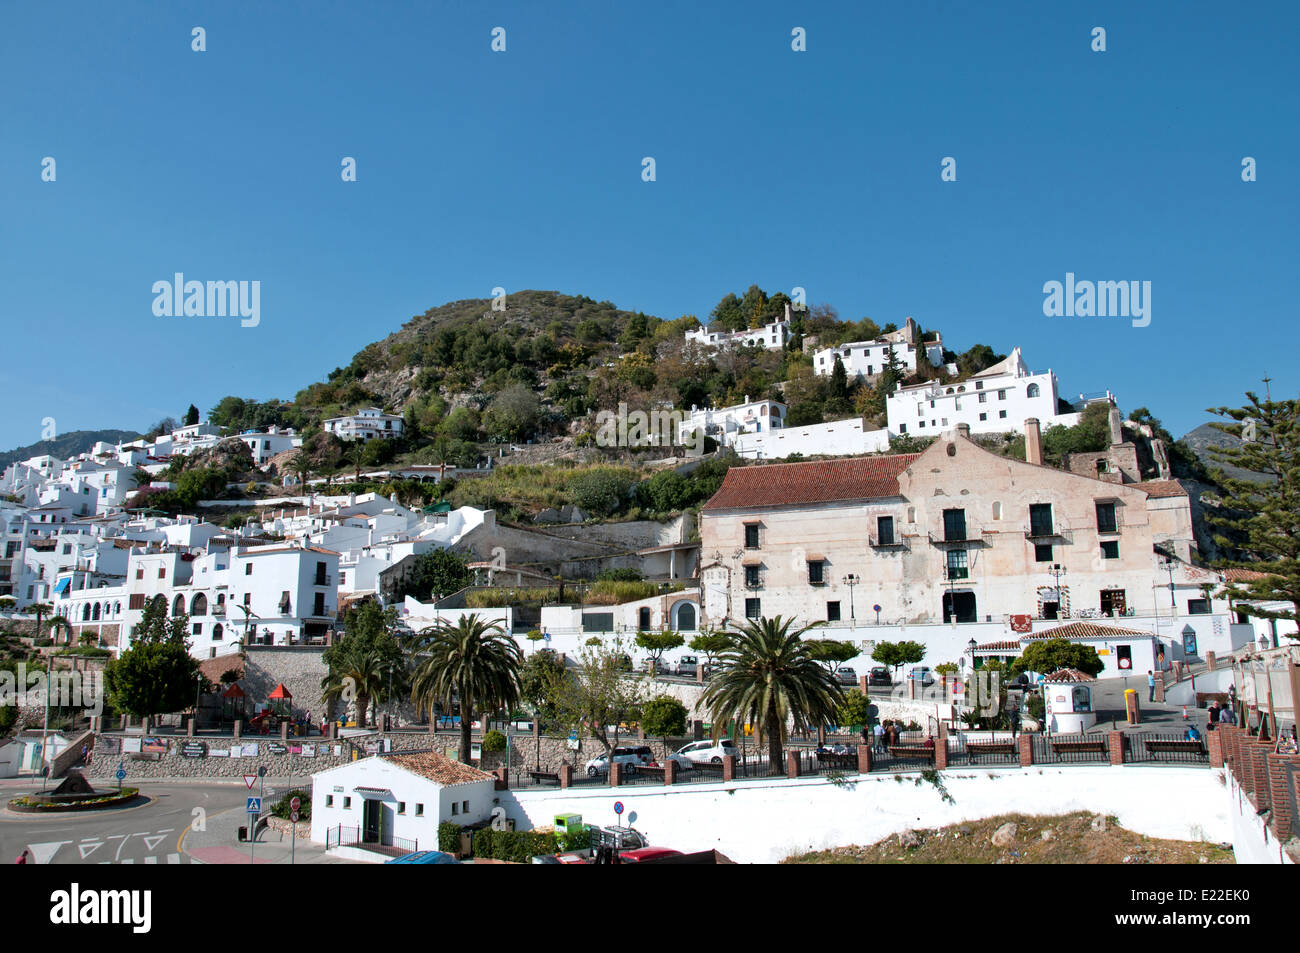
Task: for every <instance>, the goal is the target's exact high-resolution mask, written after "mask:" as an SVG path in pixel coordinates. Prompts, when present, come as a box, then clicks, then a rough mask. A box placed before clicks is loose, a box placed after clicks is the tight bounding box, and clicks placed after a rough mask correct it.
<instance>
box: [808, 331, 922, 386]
mask: <svg viewBox="0 0 1300 953" xmlns="http://www.w3.org/2000/svg"><path fill="white" fill-rule="evenodd" d="M915 337H916V322H915V321H914V320H912V319H911V318H908V319H907V321H906V323H905V324H904V326H903V327H901V328H899V329H898V330H897V331H890V332H888V333H886V334H882V335H881V336H880V337H878V338H875V339H874V340H871V341H850V342H848V343H847V344H839V345H836V346H835V347H826V348H822V349H820V350H818V351H814V352H813V371H814V373H816V374H818V375H820V376H822V377H829V376H830V374H831V373H832V372H833V371H834V370H835V358H836V357H838V358H839V359H840V363H841V364H843V365H844V372H845V374H847V375H848V379H849V380H850V381H853V380H867V381H872V380H875V379H876V378H877V377H879V376H880V375H881V374H883V373H884V372H885V368H886V367H888V366H889V356H890V353H891V352H892V353H893V356H894V362H895V363H896V364H898V365H899V366H900V367H901V368H902V369H903V371H904V373H905V375H907V374H915V373H916V366H917V360H918V357H919V350H918V348H917V346H916V345H915V344H914V343H913V342H914V340H915ZM920 350H923V351H924V353H925V360H926V361H927V362H929V363H930V364H931V365H932V366H934V367H942V366H943V336H942V335H941V334H939V333H938V332H935V339H934V340H933V341H925V342H923V343H922V345H921V348H920Z"/></svg>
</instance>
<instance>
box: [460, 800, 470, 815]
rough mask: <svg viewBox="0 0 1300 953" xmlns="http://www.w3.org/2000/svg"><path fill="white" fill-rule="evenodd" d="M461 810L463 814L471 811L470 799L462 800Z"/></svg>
mask: <svg viewBox="0 0 1300 953" xmlns="http://www.w3.org/2000/svg"><path fill="white" fill-rule="evenodd" d="M460 812H461V813H462V814H468V813H469V801H461V802H460Z"/></svg>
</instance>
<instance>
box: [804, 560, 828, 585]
mask: <svg viewBox="0 0 1300 953" xmlns="http://www.w3.org/2000/svg"><path fill="white" fill-rule="evenodd" d="M822 566H823V563H822V561H821V560H820V559H816V560H809V562H808V584H809V585H810V586H823V585H825V584H826V580H825V578H824V576H823V574H822Z"/></svg>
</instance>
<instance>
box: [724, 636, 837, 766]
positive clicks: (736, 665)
mask: <svg viewBox="0 0 1300 953" xmlns="http://www.w3.org/2000/svg"><path fill="white" fill-rule="evenodd" d="M793 624H794V620H793V619H782V618H781V617H780V616H777V617H776V618H775V619H768V618H763V619H751V620H749V621H747V622H746V623H745V624H744V625H743V626H741V627H740V628H739V629H738V630H736V631H735V632H732V633H729V637H730V639H731V643H730V644H729V645H728V646H727V647H726V648H725V649H723V650H722V651H721V652H720V653H719V654H718V665H719V669H720V670H719V671H718V672H717V674H716V675H714V677H713V680H712V681H711V682H709V686H708V688H706V689H705V690H704V695H703V696H702V698H701V701H702V703H703V704H704V705H706V706H707V707H708V709H709V712H710V714H711V715H712V718H713V721H714V723H715V724H718V723H722V722H726V721H730V720H732V719H736V720H740V719H742V718H743V719H744V720H745V721H748V722H749V723H750V724H753V725H758V726H759V728H760V731H761V732H762V733H763V734H766V735H767V752H768V760H769V763H770V768H771V770H772V771H773V773H779V771H780V766H781V751H782V746H783V745H784V743H785V738H786V722H787V721H788V720H793V721H794V722H795V724H798V725H812V724H819V723H826V722H829V721H831V720H833V719H834V717H835V713H836V710H837V709H838V708H839V705H840V703H841V701H843V698H844V692H843V690H842V689H841V688H840V686H839V685H838V684H837V683H836V681H835V678H834V676H833V675H831V674H830V673H829V672H828V671H827V670H826V668H825V667H824V666H822V665H821V664H819V663H818V662H817V660H816V659H815V658H813V656H812V653H811V652H810V651H809V647H808V643H807V642H805V641H804V640H803V635H804V633H805V632H807V631H809V630H810V629H814V628H817V627H818V626H820V625H822V624H823V623H820V622H815V623H813V624H812V625H809V626H805V627H804V628H802V629H799V630H797V631H795V632H791V631H790V626H791V625H793Z"/></svg>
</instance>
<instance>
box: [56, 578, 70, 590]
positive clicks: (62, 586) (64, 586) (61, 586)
mask: <svg viewBox="0 0 1300 953" xmlns="http://www.w3.org/2000/svg"><path fill="white" fill-rule="evenodd" d="M70 585H72V580H71V579H60V580H59V581H58V582H56V583H55V584H54V591H55V592H67V591H68V586H70Z"/></svg>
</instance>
